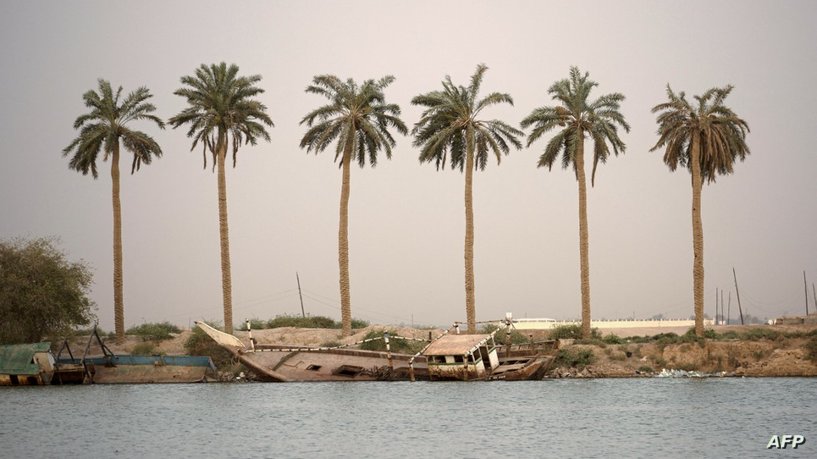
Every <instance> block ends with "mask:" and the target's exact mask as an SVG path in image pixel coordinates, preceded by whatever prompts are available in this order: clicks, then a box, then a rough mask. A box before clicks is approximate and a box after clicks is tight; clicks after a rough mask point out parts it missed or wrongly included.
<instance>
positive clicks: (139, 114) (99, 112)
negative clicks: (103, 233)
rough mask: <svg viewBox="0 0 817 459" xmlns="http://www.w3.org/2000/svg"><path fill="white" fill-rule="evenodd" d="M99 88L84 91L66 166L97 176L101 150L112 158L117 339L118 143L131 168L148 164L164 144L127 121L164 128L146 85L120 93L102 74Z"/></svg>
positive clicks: (120, 315)
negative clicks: (82, 110)
mask: <svg viewBox="0 0 817 459" xmlns="http://www.w3.org/2000/svg"><path fill="white" fill-rule="evenodd" d="M98 83H99V92H97V91H94V90H90V91H88V92H86V93H85V94H83V95H82V99H83V100H84V101H85V106H86V107H88V108H90V109H91V111H90V112H89V113H86V114H84V115H81V116H79V117H78V118H77V119H76V121H74V129H81V130H80V133H79V135H78V136H77V138H75V139H74V141H73V142H71V144H70V145H68V146H67V147H65V149H63V150H62V155H63V157H65V156H68V155H71V161H70V162H69V163H68V167H70V168H71V169H74V170H76V171H78V172H82V175H88V172H90V173H91V175H92V176H93V177H94V179H96V178H97V169H96V160H97V157H98V156H99V151H100V150H104V154H103V156H102V160H103V161H107V160H108V157H110V158H111V182H112V200H113V303H114V328H115V329H116V341H117V342H118V343H121V342H122V341H123V340H124V339H125V300H124V295H123V293H122V286H123V279H122V206H121V204H120V201H119V146H120V143H121V144H122V145H124V147H125V150H127V151H129V152H131V153H133V161H132V163H131V174H133V173H134V172H135V171H137V170H139V168H140V167H141V165H142V164H143V163H144V164H150V163H151V161H153V158H154V157H157V158H158V157H161V156H162V149H161V148H160V147H159V144H158V143H156V141H155V140H153V138H152V137H150V136H149V135H147V134H145V133H144V132H142V131H134V130H131V129H129V128H128V127H127V124H128V123H129V122H131V121H139V120H148V121H152V122H154V123H156V124H157V125H158V126H159V128H160V129H164V127H165V125H164V123H163V122H162V120H161V119H159V118H158V117H156V116H155V115H152V113H153V112H154V111H156V107H154V106H153V104H151V103H149V102H147V100H148V99H150V98H151V97H153V96H152V95H151V94H150V91H148V89H147V88H145V87H140V88H138V89H137V90H136V91H133V92H131V93H129V94H128V95H127V96H125V98H124V99H122V87H121V86H120V87H119V88H118V89H117V90H116V93H114V92H113V89H112V88H111V84H110V83H109V82H107V81H105V80H103V79H99V80H98Z"/></svg>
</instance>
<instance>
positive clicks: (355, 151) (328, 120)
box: [300, 75, 408, 336]
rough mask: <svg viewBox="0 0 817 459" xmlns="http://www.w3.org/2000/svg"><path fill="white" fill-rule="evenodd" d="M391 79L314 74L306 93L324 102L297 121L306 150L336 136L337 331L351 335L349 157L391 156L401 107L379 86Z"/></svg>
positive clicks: (401, 127) (322, 147) (374, 159)
mask: <svg viewBox="0 0 817 459" xmlns="http://www.w3.org/2000/svg"><path fill="white" fill-rule="evenodd" d="M393 81H394V77H393V76H391V75H389V76H385V77H383V78H381V79H380V80H378V81H374V80H366V81H364V82H363V84H362V85H360V86H358V84H357V83H355V82H354V81H353V80H352V79H348V80H346V81H342V80H341V79H340V78H338V77H336V76H334V75H319V76H316V77H314V78H313V79H312V84H311V85H309V86H308V87H307V88H306V92H308V93H312V94H318V95H321V96H324V97H326V98H327V99H329V103H328V104H326V105H323V106H321V107H318V108H316V109H315V110H313V111H311V112H309V113H308V114H307V115H306V116H304V118H303V119H302V120H301V123H300V124H306V126H307V127H308V128H309V129H308V130H307V131H306V134H304V137H303V138H302V139H301V148H306V151H307V153H308V152H310V151H314V152H315V154H317V153H319V152H321V151H323V150H325V149H326V147H328V146H329V145H331V144H332V142H334V141H336V140H337V144H336V147H335V161H338V159H340V164H339V166H340V167H341V168H342V169H343V179H342V184H341V190H340V224H339V229H338V265H339V269H340V276H339V277H340V306H341V321H342V334H343V336H349V335H351V334H352V299H351V293H350V290H349V232H348V229H349V178H350V172H351V171H350V169H351V163H352V161H357V163H358V164H359V165H360V167H363V166H364V165H365V164H366V160H367V158H368V161H369V164H371V165H372V167H375V166H376V165H377V153H378V152H379V151H380V150H384V151H385V153H386V158H389V159H391V149H392V147H393V146H394V145H395V141H394V138H393V137H392V135H391V134H390V133H389V128H394V129H397V131H398V132H399V133H401V134H404V135H405V134H406V132H408V129H407V128H406V125H405V124H403V121H401V120H400V118H399V115H400V107H399V106H398V105H396V104H387V103H386V97H385V96H384V95H383V89H385V88H386V87H387V86H388V85H389V84H391V83H392V82H393Z"/></svg>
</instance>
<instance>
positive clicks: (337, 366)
mask: <svg viewBox="0 0 817 459" xmlns="http://www.w3.org/2000/svg"><path fill="white" fill-rule="evenodd" d="M196 325H197V326H198V327H199V328H200V329H201V330H202V331H204V332H205V333H206V334H207V335H208V336H210V337H211V338H212V339H213V340H214V341H215V342H216V343H217V344H218V345H219V346H221V347H222V348H224V349H226V350H227V351H229V352H230V353H231V354H232V355H234V356H235V357H236V358H237V359H238V360H239V361H240V362H241V363H243V364H244V365H245V366H246V367H247V368H248V369H249V370H250V371H252V372H253V373H254V374H255V375H256V376H257V377H258V379H260V380H262V381H273V382H288V381H302V382H307V381H310V382H311V381H383V380H389V381H394V380H412V381H414V380H417V379H420V380H461V381H471V380H506V381H515V380H530V379H542V377H543V376H544V373H545V371H546V370H547V369H548V367H549V365H550V363H552V361H553V351H554V350H555V342H553V341H548V342H540V343H532V344H526V345H511V344H510V343H508V344H506V345H504V346H498V345H497V344H496V342H495V341H494V336H495V334H496V331H494V332H492V333H490V334H479V335H460V334H448V331H446V332H445V333H443V335H441V336H439V337H438V338H436V339H434V340H432V341H430V342H429V343H428V344H427V345H426V346H425V347H424V348H423V350H421V351H420V352H418V353H417V354H414V355H411V354H402V353H396V352H389V351H385V352H384V351H369V350H361V349H351V348H349V347H345V346H341V347H306V346H285V345H268V344H258V343H256V342H255V341H254V340H253V339H252V337H250V343H249V346H247V345H245V344H244V343H243V342H242V341H241V340H240V339H238V338H236V337H235V336H233V335H230V334H227V333H224V332H222V331H220V330H217V329H215V328H213V327H211V326H209V325H207V324H206V323H204V322H196ZM454 328H455V330H457V329H458V327H457V326H455V327H454ZM384 340H385V342H386V343H388V340H389V337H388V335H386V336H384Z"/></svg>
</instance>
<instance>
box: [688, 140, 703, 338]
mask: <svg viewBox="0 0 817 459" xmlns="http://www.w3.org/2000/svg"><path fill="white" fill-rule="evenodd" d="M691 156H692V157H691V158H690V163H691V166H692V253H693V257H694V258H693V262H692V285H693V300H694V302H695V335H697V336H699V337H703V336H704V229H703V222H702V221H701V189H702V188H703V179H702V177H701V160H700V157H701V144H700V136H699V134H698V133H697V132H693V134H692V152H691Z"/></svg>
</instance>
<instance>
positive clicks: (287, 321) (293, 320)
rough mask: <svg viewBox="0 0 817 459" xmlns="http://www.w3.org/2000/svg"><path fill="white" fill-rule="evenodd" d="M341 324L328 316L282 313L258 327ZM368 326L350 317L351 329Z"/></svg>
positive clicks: (304, 326)
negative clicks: (303, 315) (263, 325)
mask: <svg viewBox="0 0 817 459" xmlns="http://www.w3.org/2000/svg"><path fill="white" fill-rule="evenodd" d="M342 326H343V323H342V322H335V321H334V320H332V319H330V318H329V317H324V316H307V317H302V316H291V315H282V316H276V317H275V318H274V319H270V320H269V321H268V322H267V323H266V327H259V328H282V327H295V328H335V329H337V328H341V327H342ZM368 326H369V322H366V321H365V320H361V319H355V318H352V329H360V328H366V327H368ZM252 327H253V328H256V326H255V322H253V325H252Z"/></svg>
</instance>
